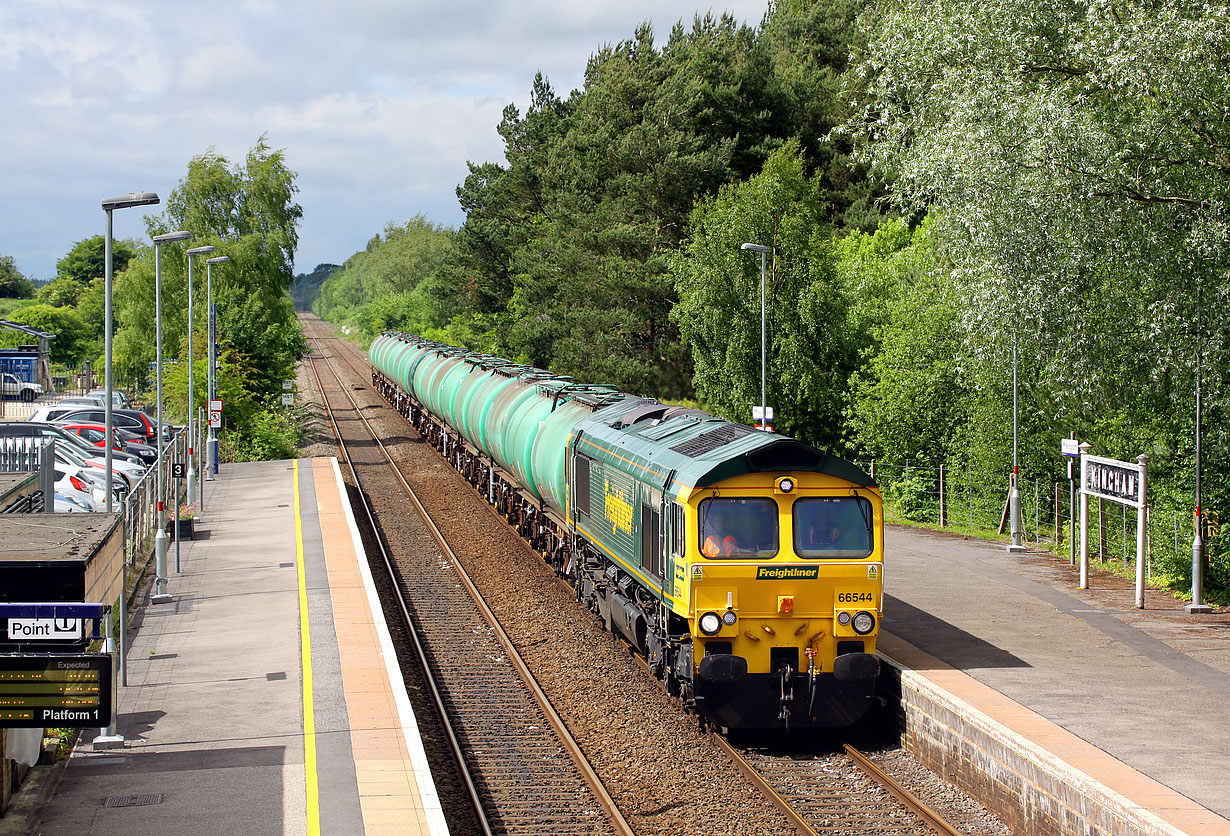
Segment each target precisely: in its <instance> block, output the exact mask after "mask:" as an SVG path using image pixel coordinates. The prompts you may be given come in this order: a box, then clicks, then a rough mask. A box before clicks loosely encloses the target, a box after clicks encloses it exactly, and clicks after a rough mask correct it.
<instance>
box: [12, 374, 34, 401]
mask: <svg viewBox="0 0 1230 836" xmlns="http://www.w3.org/2000/svg"><path fill="white" fill-rule="evenodd" d="M42 396H43V385H42V384H41V383H27V382H26V381H24V380H18V379H17V378H16V377H15V376H14V375H11V374H9V373H8V372H5V374H4V397H6V398H21V399H22V400H23V401H32V400H34V399H35V398H41V397H42Z"/></svg>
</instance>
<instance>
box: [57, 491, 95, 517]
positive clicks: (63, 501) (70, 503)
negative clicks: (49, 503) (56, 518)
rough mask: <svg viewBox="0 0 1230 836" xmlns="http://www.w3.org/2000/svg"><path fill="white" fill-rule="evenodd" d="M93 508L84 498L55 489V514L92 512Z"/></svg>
mask: <svg viewBox="0 0 1230 836" xmlns="http://www.w3.org/2000/svg"><path fill="white" fill-rule="evenodd" d="M93 510H94V508H93V507H92V506H91V505H90V503H88V502H86V501H85V500H84V499H78V498H77V497H75V496H69V495H68V494H64V493H60V492H59V491H56V498H55V512H56V513H57V514H79V513H83V512H85V513H88V512H92V511H93Z"/></svg>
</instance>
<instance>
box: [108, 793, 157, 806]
mask: <svg viewBox="0 0 1230 836" xmlns="http://www.w3.org/2000/svg"><path fill="white" fill-rule="evenodd" d="M161 803H162V793H160V792H146V793H142V794H141V795H109V796H107V797H106V798H105V799H104V800H103V806H104V807H148V806H149V805H150V804H161Z"/></svg>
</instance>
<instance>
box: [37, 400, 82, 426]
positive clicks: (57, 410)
mask: <svg viewBox="0 0 1230 836" xmlns="http://www.w3.org/2000/svg"><path fill="white" fill-rule="evenodd" d="M88 408H89V407H82V406H81V405H80V404H59V403H45V404H43V405H42V406H40V407H39V408H38V409H36V410H34V412H33V413H32V414H31V415H30V419H29V420H31V421H42V422H47V421H54V420H56V419H57V418H59V417H60V416H61V415H67V414H68V413H70V412H74V411H76V410H78V409H88Z"/></svg>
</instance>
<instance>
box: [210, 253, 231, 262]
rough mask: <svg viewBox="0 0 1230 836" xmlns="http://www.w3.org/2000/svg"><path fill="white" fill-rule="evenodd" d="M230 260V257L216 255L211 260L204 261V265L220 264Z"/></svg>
mask: <svg viewBox="0 0 1230 836" xmlns="http://www.w3.org/2000/svg"><path fill="white" fill-rule="evenodd" d="M230 260H231V257H230V256H229V255H216V256H214V257H213V258H207V259H205V263H206V264H221V263H222V262H224V261H230Z"/></svg>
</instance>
